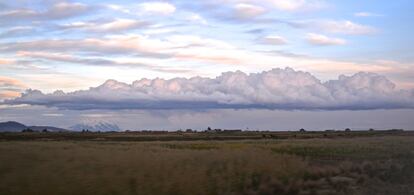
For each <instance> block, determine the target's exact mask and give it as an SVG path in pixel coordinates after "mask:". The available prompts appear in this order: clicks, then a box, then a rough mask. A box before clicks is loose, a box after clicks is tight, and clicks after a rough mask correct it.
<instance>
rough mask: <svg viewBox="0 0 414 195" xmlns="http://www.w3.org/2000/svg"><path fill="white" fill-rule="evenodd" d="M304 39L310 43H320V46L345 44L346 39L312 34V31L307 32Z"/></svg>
mask: <svg viewBox="0 0 414 195" xmlns="http://www.w3.org/2000/svg"><path fill="white" fill-rule="evenodd" d="M306 40H307V41H308V42H309V43H310V44H312V45H320V46H327V45H344V44H346V41H345V40H344V39H339V38H333V37H327V36H325V35H321V34H314V33H308V34H307V36H306Z"/></svg>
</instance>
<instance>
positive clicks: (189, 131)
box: [185, 129, 193, 133]
mask: <svg viewBox="0 0 414 195" xmlns="http://www.w3.org/2000/svg"><path fill="white" fill-rule="evenodd" d="M185 132H187V133H192V132H193V130H192V129H186V130H185Z"/></svg>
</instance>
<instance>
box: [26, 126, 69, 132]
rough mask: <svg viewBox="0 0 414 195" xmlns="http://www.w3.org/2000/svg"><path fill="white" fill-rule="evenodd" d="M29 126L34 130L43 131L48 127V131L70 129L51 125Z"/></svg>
mask: <svg viewBox="0 0 414 195" xmlns="http://www.w3.org/2000/svg"><path fill="white" fill-rule="evenodd" d="M28 128H29V129H32V130H34V131H43V130H44V129H46V130H47V131H51V132H62V131H69V130H67V129H62V128H59V127H51V126H29V127H28Z"/></svg>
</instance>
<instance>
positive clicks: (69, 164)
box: [0, 132, 414, 195]
mask: <svg viewBox="0 0 414 195" xmlns="http://www.w3.org/2000/svg"><path fill="white" fill-rule="evenodd" d="M183 140H186V141H183ZM0 194H11V195H13V194H39V195H47V194H63V195H64V194H414V135H413V133H409V132H388V133H381V132H375V133H374V132H351V133H349V132H348V133H344V132H340V133H339V132H334V133H325V132H319V133H310V132H308V133H297V132H295V133H293V132H290V133H286V132H285V133H271V132H267V133H263V132H260V133H258V132H256V133H244V132H240V133H232V134H202V133H198V134H197V133H188V134H185V133H184V134H183V133H158V134H154V133H146V134H145V133H144V134H140V133H138V134H137V133H107V134H105V133H100V134H98V133H83V134H82V133H26V134H24V133H2V134H0Z"/></svg>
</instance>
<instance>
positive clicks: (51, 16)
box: [0, 2, 92, 22]
mask: <svg viewBox="0 0 414 195" xmlns="http://www.w3.org/2000/svg"><path fill="white" fill-rule="evenodd" d="M90 9H92V8H91V7H90V6H88V5H86V4H82V3H68V2H59V3H56V4H53V5H52V6H50V7H48V8H47V9H46V10H44V11H39V10H34V9H28V8H21V9H14V10H5V11H1V12H0V21H2V22H11V21H10V18H13V21H15V22H16V21H21V20H28V21H36V20H56V19H65V18H69V17H73V16H79V15H81V14H85V13H87V12H88V11H89V10H90Z"/></svg>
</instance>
